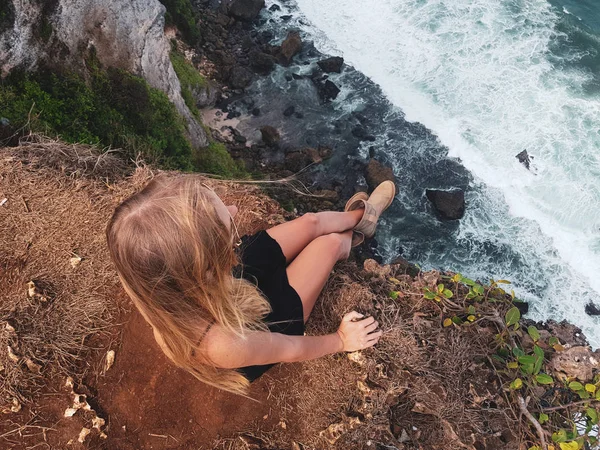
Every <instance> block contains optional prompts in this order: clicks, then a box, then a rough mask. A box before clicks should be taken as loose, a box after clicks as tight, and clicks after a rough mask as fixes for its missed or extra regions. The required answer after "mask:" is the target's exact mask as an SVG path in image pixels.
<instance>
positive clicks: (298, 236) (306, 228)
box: [267, 209, 363, 264]
mask: <svg viewBox="0 0 600 450" xmlns="http://www.w3.org/2000/svg"><path fill="white" fill-rule="evenodd" d="M362 216H363V210H362V209H359V210H356V211H350V212H333V211H324V212H318V213H306V214H304V215H303V216H301V217H299V218H297V219H294V220H291V221H289V222H286V223H282V224H281V225H277V226H275V227H273V228H270V229H269V230H267V233H269V236H271V237H272V238H273V239H275V240H276V241H277V243H278V244H279V246H280V247H281V250H283V254H284V255H285V259H286V260H287V262H288V264H289V263H290V262H291V261H292V260H293V259H294V258H296V256H297V255H298V254H299V253H300V252H301V251H302V250H303V249H304V248H305V247H306V246H307V245H308V244H309V243H310V242H312V241H313V240H315V239H316V238H318V237H319V236H323V235H327V234H331V233H341V232H344V231H347V230H351V229H352V228H354V227H355V226H356V224H357V223H358V222H360V219H361V218H362Z"/></svg>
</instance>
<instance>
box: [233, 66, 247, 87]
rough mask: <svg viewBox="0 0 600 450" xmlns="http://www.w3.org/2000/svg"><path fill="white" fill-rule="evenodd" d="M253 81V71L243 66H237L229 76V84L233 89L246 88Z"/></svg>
mask: <svg viewBox="0 0 600 450" xmlns="http://www.w3.org/2000/svg"><path fill="white" fill-rule="evenodd" d="M251 82H252V72H250V71H249V70H248V69H246V68H245V67H242V66H235V67H234V68H233V70H232V71H231V75H230V77H229V85H230V86H231V87H232V88H233V89H244V88H245V87H247V86H248V85H249V84H250V83H251Z"/></svg>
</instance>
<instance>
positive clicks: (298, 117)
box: [294, 112, 304, 119]
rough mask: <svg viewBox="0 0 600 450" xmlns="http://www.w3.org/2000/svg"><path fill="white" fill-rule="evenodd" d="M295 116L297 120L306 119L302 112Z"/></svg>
mask: <svg viewBox="0 0 600 450" xmlns="http://www.w3.org/2000/svg"><path fill="white" fill-rule="evenodd" d="M294 115H295V116H296V119H303V118H304V114H302V113H301V112H297V113H296V114H294Z"/></svg>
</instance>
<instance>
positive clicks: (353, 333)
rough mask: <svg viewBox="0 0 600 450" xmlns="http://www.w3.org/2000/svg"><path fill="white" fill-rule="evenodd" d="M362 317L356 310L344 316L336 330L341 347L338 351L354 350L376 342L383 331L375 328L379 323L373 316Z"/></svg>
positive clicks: (370, 345)
mask: <svg viewBox="0 0 600 450" xmlns="http://www.w3.org/2000/svg"><path fill="white" fill-rule="evenodd" d="M363 317H364V316H363V315H362V314H360V313H358V312H356V311H352V312H350V313H348V314H346V315H345V316H344V318H343V319H342V323H341V324H340V328H339V329H338V331H337V334H338V335H339V337H340V339H341V341H342V349H341V350H340V351H344V352H354V351H356V350H362V349H365V348H369V347H372V346H374V345H375V344H377V342H378V341H379V338H380V337H381V335H382V334H383V331H381V330H377V326H378V325H379V324H378V323H377V321H376V320H375V319H374V318H373V317H367V318H366V319H362V318H363ZM358 319H362V320H358Z"/></svg>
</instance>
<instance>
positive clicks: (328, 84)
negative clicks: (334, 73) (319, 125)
mask: <svg viewBox="0 0 600 450" xmlns="http://www.w3.org/2000/svg"><path fill="white" fill-rule="evenodd" d="M313 83H315V86H316V87H317V92H318V93H319V97H321V100H322V101H323V103H326V102H328V101H330V100H335V99H336V97H337V96H338V94H339V93H340V88H339V87H337V86H336V85H335V83H334V82H333V81H331V80H325V81H321V80H318V79H315V78H313Z"/></svg>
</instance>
